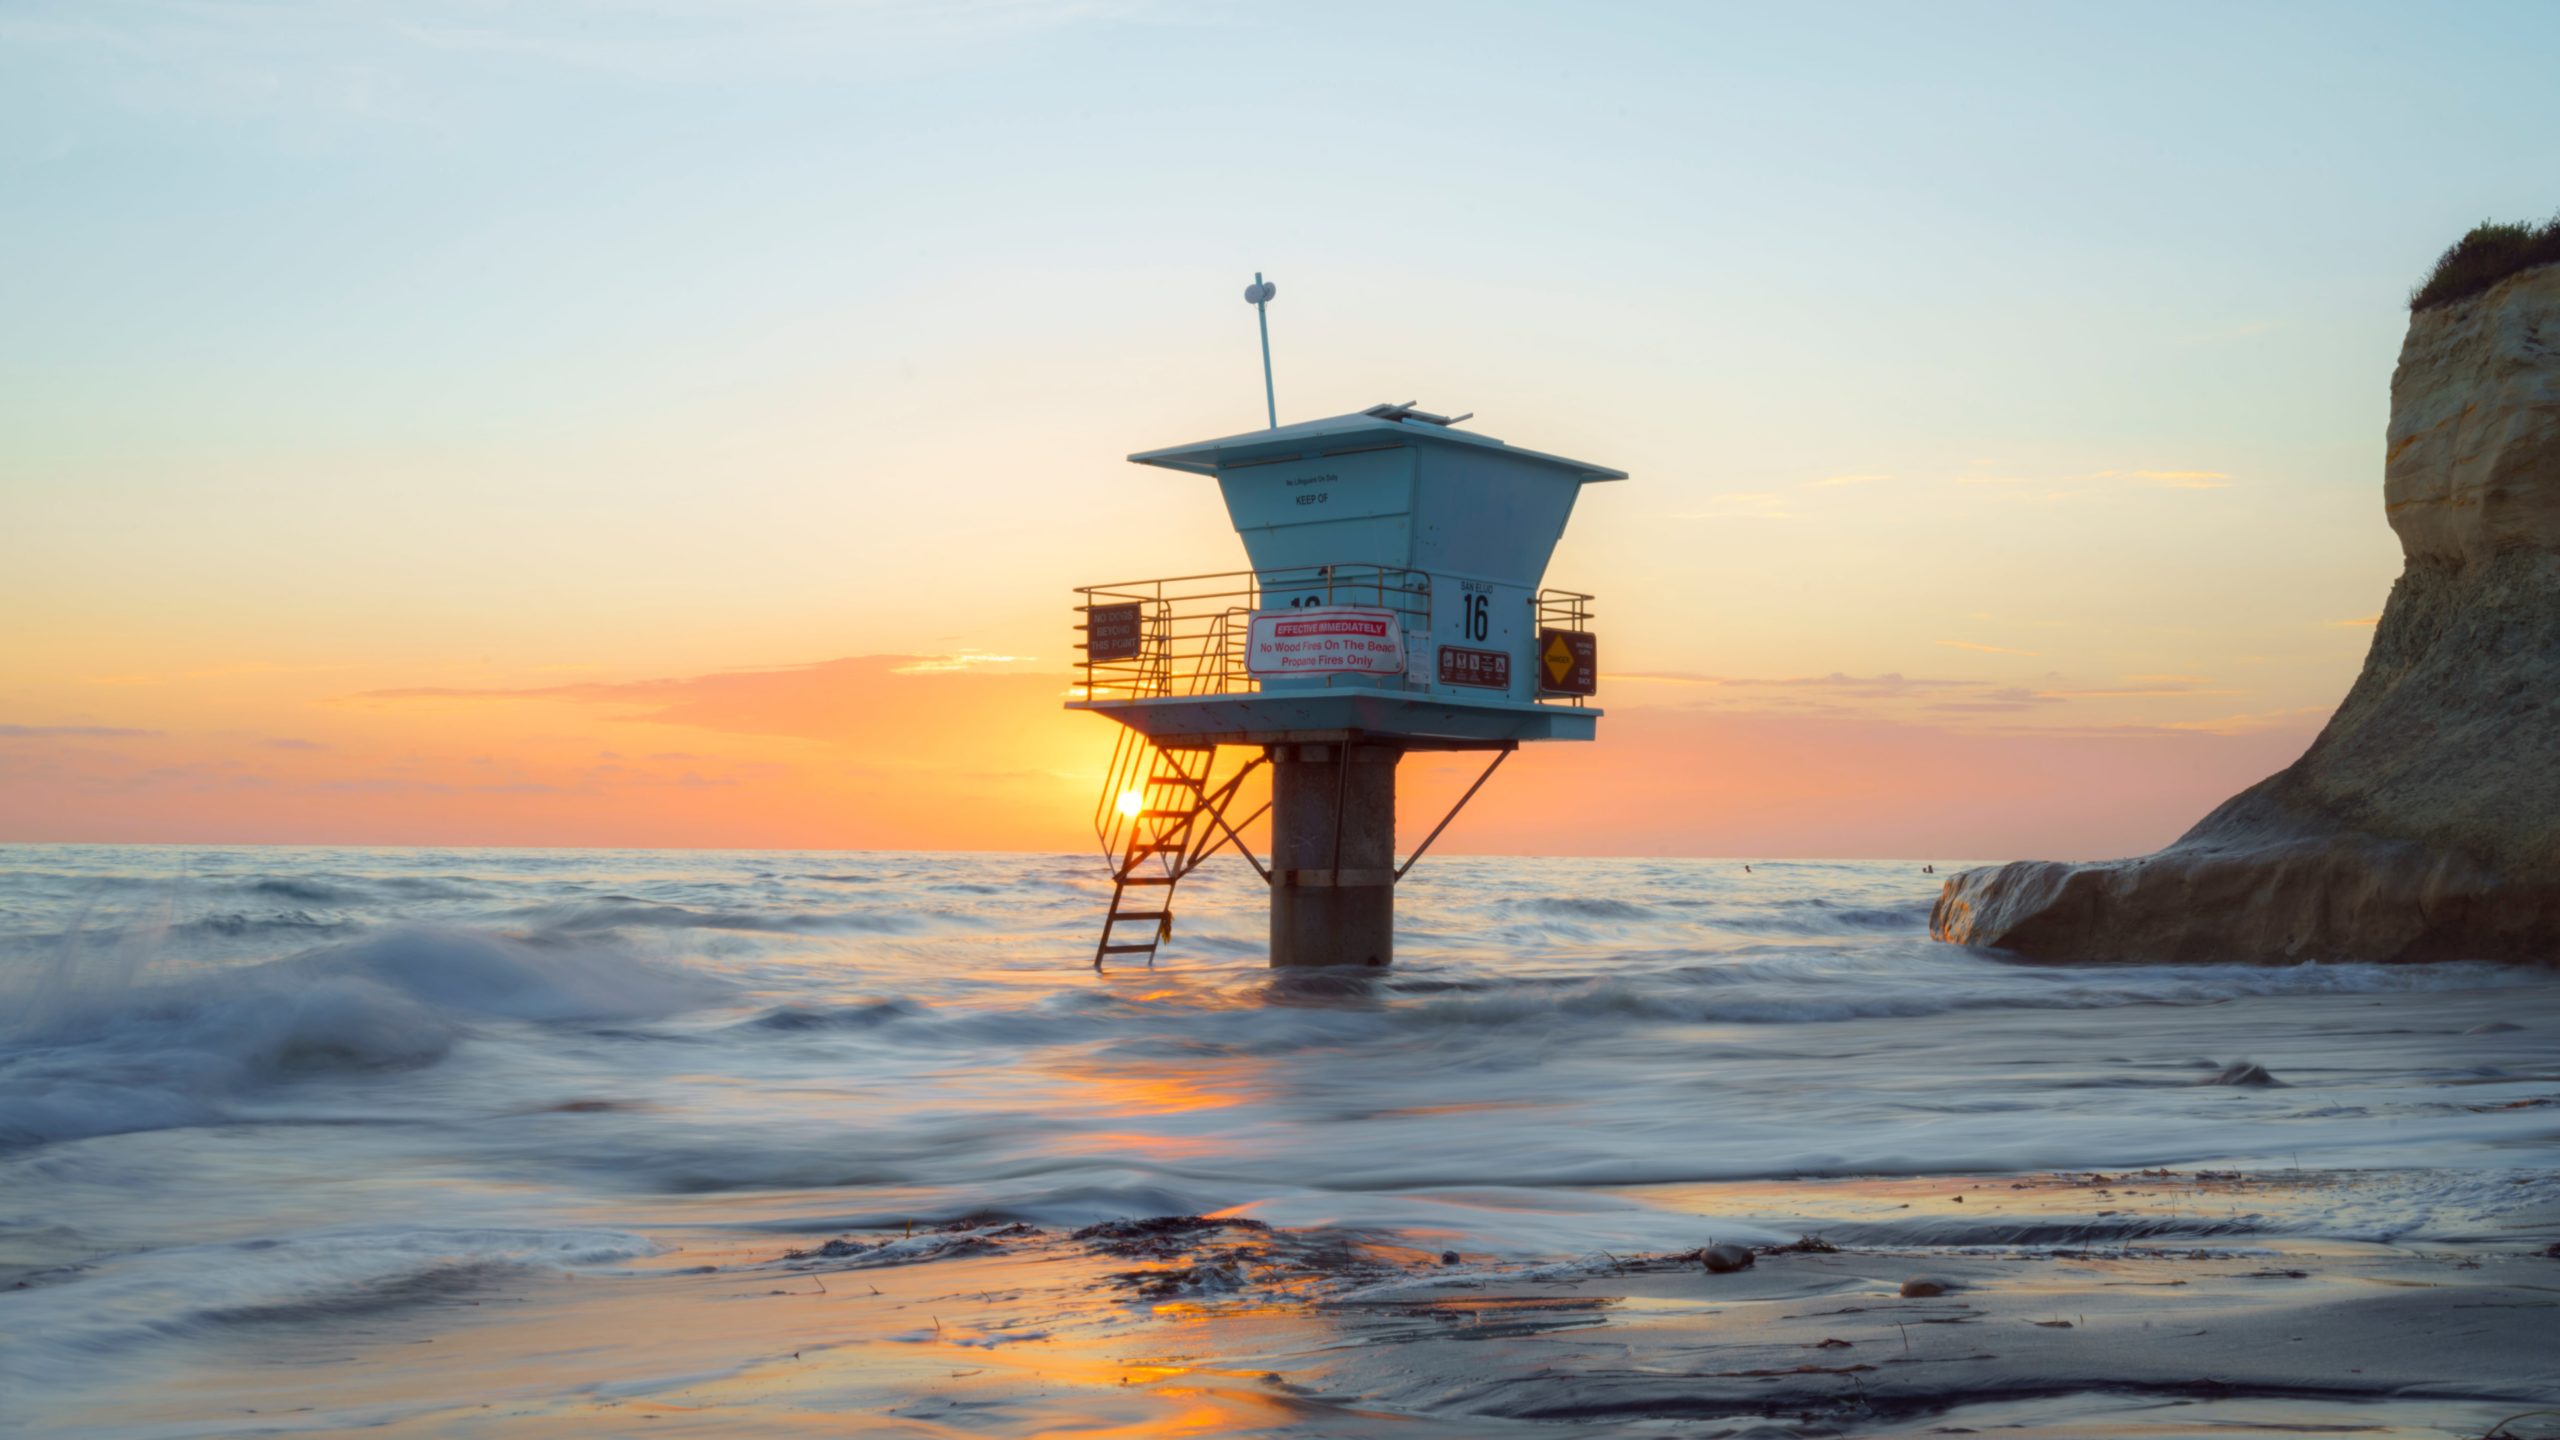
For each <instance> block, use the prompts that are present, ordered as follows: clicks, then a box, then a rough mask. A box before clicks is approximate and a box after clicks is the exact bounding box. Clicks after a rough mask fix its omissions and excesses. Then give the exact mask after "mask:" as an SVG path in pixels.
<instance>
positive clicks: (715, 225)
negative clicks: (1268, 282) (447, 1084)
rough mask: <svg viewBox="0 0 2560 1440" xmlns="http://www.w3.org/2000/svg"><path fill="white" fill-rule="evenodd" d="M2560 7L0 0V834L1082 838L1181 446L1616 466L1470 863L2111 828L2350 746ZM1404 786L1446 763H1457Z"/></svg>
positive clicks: (1455, 770) (2541, 195)
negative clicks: (1340, 436) (1352, 432)
mask: <svg viewBox="0 0 2560 1440" xmlns="http://www.w3.org/2000/svg"><path fill="white" fill-rule="evenodd" d="M2555 53H2560V7H2555V6H2551V5H2548V4H2533V3H2528V4H2517V5H2490V4H2478V5H2468V6H2460V7H2420V6H2414V5H2412V6H2406V7H2387V6H2358V5H2346V4H2317V5H2299V6H2296V5H2228V4H2217V5H2164V6H2143V7H2124V6H2117V7H2100V6H2094V5H2086V6H2051V5H1932V6H1927V7H1920V6H1907V5H1876V6H1862V5H1822V6H1804V7H1773V6H1765V5H1715V4H1681V5H1663V6H1646V5H1634V4H1623V5H1572V6H1567V5H1561V4H1557V5H1497V4H1466V5H1428V4H1402V5H1394V6H1377V5H1341V6H1323V5H1286V6H1282V5H1271V4H1267V3H1266V4H1257V5H1227V4H1216V3H1191V4H1152V3H1126V4H1122V3H1108V0H1086V3H1031V0H1021V3H1013V0H974V3H972V0H962V3H943V4H925V3H900V0H876V3H819V0H719V3H713V0H654V3H649V0H585V3H577V0H558V3H547V4H503V3H493V0H492V3H464V0H413V3H407V4H397V5H394V4H371V3H332V4H263V3H247V0H198V3H167V0H0V614H5V615H6V616H7V623H6V625H5V627H0V841H148V842H165V843H181V844H221V843H242V842H289V843H373V844H429V845H469V844H490V845H615V846H621V845H628V846H686V845H700V846H749V847H773V848H784V847H822V848H839V847H841V848H882V847H889V848H919V849H1028V850H1044V851H1063V850H1073V849H1077V848H1079V847H1081V846H1082V845H1084V844H1085V843H1086V842H1087V841H1088V839H1089V834H1088V831H1087V822H1088V818H1089V815H1090V812H1091V809H1092V805H1093V798H1094V791H1095V789H1096V787H1097V786H1098V784H1099V782H1100V772H1101V766H1102V763H1103V760H1104V758H1105V757H1106V755H1107V753H1108V750H1109V747H1110V743H1111V732H1112V729H1113V727H1112V726H1111V725H1110V723H1109V722H1107V721H1105V720H1102V719H1099V718H1097V717H1094V716H1090V715H1082V714H1071V713H1068V712H1066V711H1064V710H1063V709H1062V708H1061V706H1062V702H1063V700H1064V699H1065V695H1066V686H1067V684H1068V683H1069V680H1070V668H1069V667H1070V662H1071V660H1072V658H1073V653H1074V652H1073V649H1072V644H1073V639H1074V635H1073V631H1072V630H1071V628H1070V627H1071V625H1072V623H1073V620H1074V618H1075V617H1074V615H1073V613H1072V611H1071V609H1070V608H1069V607H1070V605H1071V603H1072V600H1073V597H1072V595H1071V590H1072V587H1074V586H1076V585H1079V584H1087V583H1093V582H1099V581H1110V580H1120V579H1127V578H1131V577H1138V576H1151V575H1172V574H1185V573H1194V572H1199V571H1204V570H1216V569H1225V568H1230V567H1231V566H1235V565H1241V563H1242V552H1241V548H1240V546H1239V545H1238V544H1237V542H1236V540H1235V537H1234V535H1233V533H1232V531H1231V530H1230V528H1229V525H1228V521H1227V518H1226V516H1225V513H1224V511H1223V508H1222V507H1221V506H1220V505H1219V504H1218V503H1217V500H1216V497H1215V495H1214V492H1213V487H1211V486H1210V485H1209V484H1207V482H1204V481H1201V480H1199V479H1197V478H1194V477H1188V476H1182V475H1178V474H1171V473H1167V472H1162V471H1156V470H1151V469H1142V468H1137V467H1132V466H1130V465H1128V464H1127V463H1126V462H1125V459H1124V457H1125V456H1126V455H1127V454H1128V453H1130V452H1131V451H1135V450H1140V449H1147V448H1152V447H1156V446H1162V445H1168V444H1173V443H1177V442H1183V441H1189V440H1196V439H1200V438H1204V437H1207V436H1212V435H1220V434H1227V433H1232V432H1235V431H1240V430H1245V429H1249V428H1253V427H1255V426H1258V425H1259V424H1260V423H1261V419H1262V413H1261V406H1262V387H1261V374H1260V368H1259V367H1260V359H1259V353H1258V351H1257V349H1256V341H1255V336H1254V328H1253V316H1252V311H1251V309H1250V307H1248V306H1247V305H1245V304H1244V303H1243V302H1242V300H1241V299H1240V295H1241V291H1242V288H1243V286H1244V285H1245V284H1246V283H1247V282H1248V281H1249V280H1250V279H1251V278H1252V276H1253V274H1254V273H1255V272H1257V271H1259V272H1263V273H1266V274H1268V275H1269V276H1270V277H1271V278H1272V279H1273V280H1274V281H1276V282H1277V283H1278V285H1279V287H1280V290H1279V297H1278V298H1277V299H1276V300H1275V301H1274V302H1273V304H1272V307H1271V316H1270V319H1271V327H1272V353H1273V360H1274V366H1275V370H1276V389H1277V394H1278V404H1279V409H1280V413H1281V418H1282V419H1283V420H1284V421H1287V420H1292V419H1306V418H1312V417H1315V416H1320V415H1326V414H1335V413H1340V412H1344V411H1348V410H1355V409H1358V408H1361V407H1363V406H1367V405H1370V404H1374V403H1377V402H1379V401H1403V400H1419V401H1420V402H1422V403H1423V404H1424V405H1425V406H1427V407H1429V408H1433V409H1437V410H1441V411H1444V412H1455V411H1473V412H1475V413H1476V416H1477V418H1476V419H1475V420H1473V421H1470V422H1469V424H1470V425H1471V426H1472V427H1474V428H1477V429H1480V430H1483V431H1485V432H1486V433H1489V434H1493V435H1497V436H1500V437H1502V438H1504V439H1506V440H1510V441H1512V442H1514V443H1519V444H1525V445H1529V446H1532V447H1535V448H1538V449H1543V450H1549V451H1555V452H1560V453H1564V454H1568V455H1573V456H1576V457H1580V458H1587V459H1590V460H1594V461H1598V462H1601V463H1604V464H1609V465H1613V466H1616V467H1618V468H1621V469H1624V470H1626V471H1628V472H1630V474H1631V475H1632V477H1633V478H1632V479H1631V480H1629V481H1628V482H1626V483H1623V484H1612V485H1605V486H1597V487H1593V488H1591V489H1589V490H1587V491H1586V492H1585V495H1584V499H1583V502H1582V504H1581V506H1580V507H1579V509H1578V511H1577V513H1576V515H1575V517H1574V519H1573V522H1572V525H1571V527H1570V528H1569V530H1568V532H1567V534H1566V536H1565V539H1564V541H1563V544H1562V545H1561V546H1560V547H1559V549H1558V551H1557V553H1556V556H1555V560H1554V563H1553V565H1552V566H1551V568H1550V570H1549V573H1548V577H1547V578H1548V580H1549V582H1550V583H1553V584H1558V585H1565V586H1569V587H1572V588H1576V589H1581V590H1587V591H1592V592H1596V593H1597V594H1598V596H1599V622H1598V625H1597V629H1598V631H1599V633H1600V637H1601V646H1602V650H1601V655H1602V661H1603V664H1602V677H1603V678H1602V692H1601V702H1602V703H1603V704H1604V705H1605V706H1606V708H1607V712H1608V713H1607V717H1606V718H1605V719H1603V720H1602V722H1601V728H1600V734H1601V739H1600V740H1599V741H1598V742H1597V743H1596V744H1594V745H1588V746H1576V745H1552V746H1544V747H1538V748H1536V749H1533V750H1532V751H1531V752H1529V753H1526V754H1524V755H1523V756H1522V757H1521V758H1520V759H1519V760H1517V761H1515V762H1514V763H1512V764H1511V765H1509V766H1507V767H1506V769H1505V771H1504V773H1503V774H1502V775H1501V776H1500V777H1499V778H1498V779H1497V781H1496V782H1495V783H1494V784H1493V785H1492V786H1490V787H1488V789H1487V792H1486V794H1485V795H1484V796H1483V797H1482V798H1481V799H1479V800H1478V801H1477V803H1476V805H1475V806H1474V807H1473V808H1472V809H1471V810H1470V811H1469V812H1468V815H1467V817H1466V818H1465V819H1463V820H1462V821H1461V822H1460V823H1459V825H1458V826H1457V827H1455V828H1453V829H1452V831H1451V832H1450V834H1449V836H1448V837H1447V838H1446V839H1444V840H1443V841H1442V842H1441V844H1442V846H1444V847H1446V848H1448V849H1451V850H1478V851H1494V852H1508V853H1524V852H1525V853H1540V852H1555V853H1593V854H1692V855H1723V856H1742V857H1751V856H1783V855H1803V856H1889V857H1904V858H1913V859H1953V858H2008V857H2013V856H2022V855H2030V854H2032V855H2044V856H2055V857H2063V858H2077V857H2084V856H2098V855H2109V854H2124V853H2133V852H2138V851H2142V850H2147V849H2150V848H2153V847H2155V846H2158V845H2160V844H2162V843H2165V842H2166V841H2168V840H2169V839H2171V838H2173V837H2174V836H2175V835H2176V834H2177V833H2179V832H2180V831H2181V830H2183V829H2184V828H2185V826H2186V825H2187V824H2189V823H2191V822H2192V821H2193V820H2194V819H2196V818H2197V817H2199V816H2201V815H2202V814H2203V813H2204V811H2206V810H2207V809H2209V808H2211V807H2212V805H2213V804H2215V803H2216V802H2218V801H2219V800H2220V799H2221V798H2222V797H2224V796H2225V795H2227V794H2229V793H2231V792H2232V791H2234V790H2236V789H2238V788H2240V787H2242V786H2244V785H2246V784H2248V783H2250V782H2251V781H2254V780H2255V779H2257V778H2258V777H2260V776H2262V775H2265V774H2267V773H2269V772H2271V771H2273V770H2275V769H2277V768H2279V767H2281V766H2282V765H2284V764H2285V763H2287V762H2288V761H2290V760H2291V759H2292V758H2293V757H2294V756H2295V755H2297V754H2299V753H2300V751H2301V749H2302V747H2303V746H2304V745H2305V744H2307V743H2308V742H2309V740H2310V739H2311V737H2312V736H2313V735H2314V734H2316V733H2317V730H2318V728H2319V726H2320V724H2321V722H2322V721H2323V720H2324V719H2325V717H2326V715H2327V713H2328V711H2329V710H2330V708H2331V707H2332V706H2334V704H2335V703H2336V702H2337V700H2338V699H2339V697H2340V696H2341V695H2342V694H2343V693H2344V691H2345V689H2346V687H2347V685H2348V683H2349V682H2350V681H2351V680H2352V679H2353V677H2354V675H2355V672H2356V669H2357V666H2358V664H2359V663H2360V661H2361V659H2362V656H2363V653H2364V650H2365V648H2366V646H2367V644H2368V643H2369V641H2370V638H2371V635H2372V628H2371V627H2372V621H2373V618H2374V616H2375V614H2376V612H2378V611H2379V609H2380V608H2381V605H2382V602H2383V599H2384V597H2385V595H2386V594H2387V592H2388V590H2389V587H2390V584H2391V581H2392V578H2393V576H2394V575H2395V574H2396V573H2397V571H2398V568H2399V557H2398V549H2397V545H2396V544H2395V542H2394V541H2393V539H2392V537H2391V535H2390V533H2389V531H2388V529H2387V528H2386V527H2385V525H2384V522H2383V519H2382V514H2381V457H2382V437H2383V432H2384V426H2385V423H2386V420H2387V416H2388V399H2389V389H2388V387H2389V380H2390V374H2391V368H2392V364H2393V361H2394V357H2395V355H2396V353H2397V350H2398V346H2399V340H2400V335H2401V332H2402V330H2403V328H2404V326H2405V323H2406V313H2405V302H2406V297H2407V293H2408V290H2409V288H2410V286H2411V285H2412V284H2413V283H2414V282H2415V281H2416V280H2417V278H2418V276H2419V275H2420V274H2421V273H2422V272H2423V271H2424V269H2425V268H2426V266H2427V265H2428V263H2429V262H2430V261H2432V259H2433V258H2434V257H2435V255H2436V254H2437V253H2438V252H2439V251H2441V250H2442V249H2443V248H2444V247H2445V246H2446V245H2447V244H2449V243H2450V242H2451V241H2452V240H2453V239H2454V238H2456V237H2457V236H2458V235H2459V234H2460V233H2461V232H2462V230H2464V229H2465V228H2467V227H2468V226H2469V225H2471V224H2472V223H2475V222H2476V221H2478V220H2480V219H2482V218H2486V217H2496V218H2509V219H2514V218H2527V217H2538V216H2543V215H2547V214H2550V213H2551V212H2552V211H2553V209H2554V208H2555V206H2560V187H2555V185H2554V182H2553V180H2552V177H2553V176H2554V175H2560V86H2553V85H2552V84H2550V83H2549V76H2548V62H2549V57H2550V56H2551V55H2553V54H2555ZM1406 770H1407V776H1406V787H1405V789H1406V794H1405V802H1406V803H1405V811H1406V813H1405V817H1404V823H1405V825H1406V826H1407V828H1408V829H1409V830H1416V831H1418V830H1420V829H1427V828H1428V826H1429V825H1430V824H1431V823H1432V822H1433V821H1435V820H1436V819H1437V818H1438V816H1439V812H1440V808H1441V807H1442V805H1444V804H1445V800H1446V798H1448V797H1449V796H1451V795H1453V794H1454V793H1455V791H1456V790H1457V789H1459V788H1462V787H1463V785H1464V783H1465V782H1466V780H1467V779H1469V778H1471V771H1470V770H1468V769H1467V767H1465V766H1463V765H1461V764H1459V763H1458V762H1450V761H1426V760H1423V759H1419V758H1417V759H1415V760H1412V761H1409V762H1408V764H1407V767H1406Z"/></svg>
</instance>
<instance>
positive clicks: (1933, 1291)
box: [1902, 1275, 1947, 1300]
mask: <svg viewBox="0 0 2560 1440" xmlns="http://www.w3.org/2000/svg"><path fill="white" fill-rule="evenodd" d="M1946 1293H1947V1282H1946V1281H1944V1280H1932V1279H1930V1278H1929V1277H1928V1276H1926V1275H1914V1276H1912V1277H1911V1278H1910V1279H1908V1280H1905V1281H1903V1282H1902V1298H1903V1299H1905V1300H1926V1299H1928V1298H1929V1297H1930V1296H1932V1295H1944V1294H1946Z"/></svg>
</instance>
